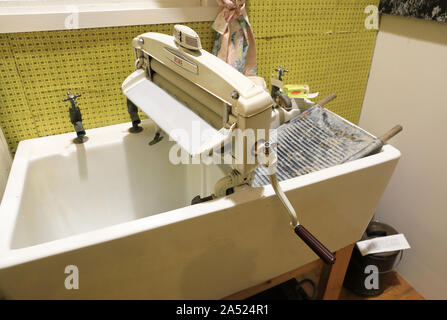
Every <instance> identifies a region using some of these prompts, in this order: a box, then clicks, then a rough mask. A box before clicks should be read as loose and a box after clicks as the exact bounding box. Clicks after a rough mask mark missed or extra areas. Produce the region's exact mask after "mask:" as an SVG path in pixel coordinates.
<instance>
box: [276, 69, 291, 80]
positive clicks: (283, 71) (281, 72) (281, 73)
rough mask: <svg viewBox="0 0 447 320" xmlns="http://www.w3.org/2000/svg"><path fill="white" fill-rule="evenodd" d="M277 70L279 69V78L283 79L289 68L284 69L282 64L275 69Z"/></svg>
mask: <svg viewBox="0 0 447 320" xmlns="http://www.w3.org/2000/svg"><path fill="white" fill-rule="evenodd" d="M275 71H278V80H282V76H283V75H284V73H286V72H289V70H286V69H284V68H283V67H282V66H279V68H278V69H275Z"/></svg>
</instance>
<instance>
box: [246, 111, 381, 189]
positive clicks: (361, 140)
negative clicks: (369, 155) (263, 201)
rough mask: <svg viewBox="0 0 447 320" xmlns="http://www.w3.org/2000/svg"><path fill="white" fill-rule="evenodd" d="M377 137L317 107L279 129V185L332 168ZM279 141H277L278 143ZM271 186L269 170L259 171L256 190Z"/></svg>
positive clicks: (277, 148) (254, 182)
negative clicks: (288, 180)
mask: <svg viewBox="0 0 447 320" xmlns="http://www.w3.org/2000/svg"><path fill="white" fill-rule="evenodd" d="M374 138H375V137H374V136H372V135H371V134H369V133H368V132H366V131H364V130H362V129H360V128H359V127H357V126H355V125H353V124H352V123H350V122H349V121H347V120H345V119H343V118H342V117H340V116H338V115H336V114H335V113H333V112H331V111H329V110H327V109H325V108H322V107H320V106H318V105H314V106H312V107H311V108H309V109H308V110H306V111H304V112H302V113H300V114H299V115H297V116H296V117H295V118H293V119H291V120H290V121H289V122H287V123H284V124H282V125H281V126H280V127H279V128H278V129H277V135H276V139H275V138H274V135H273V139H271V141H272V142H277V143H278V144H277V147H276V152H277V155H278V163H277V170H276V174H277V176H278V180H279V181H283V180H287V179H290V178H294V177H297V176H300V175H304V174H307V173H310V172H314V171H318V170H321V169H324V168H328V167H332V166H335V165H337V164H340V163H342V162H343V160H344V159H346V158H348V157H350V156H351V155H353V154H354V153H356V152H357V151H359V150H360V149H362V148H364V147H365V146H367V145H368V144H369V143H371V142H372V141H373V140H374ZM275 140H276V141H275ZM267 184H270V179H269V176H268V175H267V170H266V168H265V167H263V166H260V167H258V168H257V169H256V172H255V178H254V180H253V183H252V185H253V186H263V185H267Z"/></svg>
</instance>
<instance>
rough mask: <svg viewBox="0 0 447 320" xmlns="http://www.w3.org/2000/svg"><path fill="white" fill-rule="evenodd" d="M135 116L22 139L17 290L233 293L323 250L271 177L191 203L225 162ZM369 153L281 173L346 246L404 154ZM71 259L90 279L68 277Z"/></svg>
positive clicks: (6, 262) (62, 294)
mask: <svg viewBox="0 0 447 320" xmlns="http://www.w3.org/2000/svg"><path fill="white" fill-rule="evenodd" d="M129 126H130V125H129V124H128V123H126V124H119V125H114V126H109V127H104V128H98V129H93V130H88V131H87V135H88V136H89V140H88V141H87V142H86V143H85V144H82V145H77V144H73V143H72V139H73V137H74V133H69V134H63V135H57V136H51V137H45V138H38V139H32V140H27V141H22V142H21V143H20V145H19V148H18V151H17V153H16V156H15V159H14V162H13V166H12V169H11V174H10V177H9V181H8V184H7V187H6V191H5V194H4V197H3V201H2V203H1V206H0V294H1V295H3V296H4V297H6V298H31V299H34V298H36V299H39V298H43V299H52V298H63V299H78V298H156V299H164V298H173V299H185V298H186V299H195V298H211V299H214V298H221V297H224V296H227V295H229V294H232V293H234V292H237V291H239V290H242V289H244V288H247V287H250V286H253V285H256V284H258V283H260V282H262V281H265V280H267V279H270V278H272V277H275V276H277V275H279V274H282V273H284V272H287V271H290V270H292V269H295V268H297V267H299V266H301V265H303V264H305V263H308V262H310V261H312V260H314V259H316V256H315V255H314V254H313V252H312V251H311V250H310V249H308V248H307V247H306V246H305V245H304V244H303V243H302V242H301V241H300V240H299V239H298V238H297V237H296V236H295V235H294V233H293V231H292V230H291V229H290V227H289V222H288V217H287V215H286V213H285V212H284V211H283V209H282V207H281V205H280V203H279V200H278V199H277V198H276V196H275V194H274V192H273V190H272V188H271V186H265V187H260V188H251V187H246V188H243V189H242V190H239V191H237V192H236V193H234V194H232V195H230V196H227V197H224V198H220V199H216V200H212V201H208V202H205V203H201V204H197V205H194V206H190V202H191V199H192V198H193V197H194V196H196V195H199V194H200V195H202V196H204V195H208V194H210V193H212V191H213V187H214V183H215V182H216V181H217V180H218V179H219V178H220V177H222V176H224V174H225V173H226V172H228V170H229V168H228V167H225V166H217V165H212V166H201V165H173V164H171V163H170V162H169V161H168V152H169V149H170V147H171V146H172V142H171V141H168V138H167V137H165V138H164V139H163V140H162V141H161V142H159V143H158V144H155V145H153V146H150V145H149V144H148V143H149V141H151V140H152V138H153V135H154V128H153V126H152V123H151V122H150V121H149V120H146V121H145V122H144V130H143V132H142V133H139V134H130V133H128V131H127V129H128V127H129ZM399 157H400V153H399V151H398V150H396V149H395V148H393V147H392V146H389V145H387V146H385V147H384V148H383V150H382V152H380V153H378V154H376V155H374V156H370V157H367V158H364V159H360V160H356V161H353V162H350V163H346V164H343V165H339V166H336V167H332V168H328V169H325V170H321V171H318V172H314V173H311V174H308V175H305V176H300V177H297V178H294V179H290V180H287V181H284V182H282V183H281V186H282V188H283V189H284V190H285V191H286V193H287V195H288V197H289V198H290V200H291V202H292V204H293V205H294V207H295V208H296V209H297V211H298V214H299V215H300V218H301V221H302V223H303V224H304V225H306V227H307V228H308V229H309V230H311V231H312V232H313V233H314V234H315V235H316V236H317V238H319V239H320V240H321V241H322V242H323V243H324V244H326V245H327V246H328V247H329V248H330V249H331V250H333V251H335V250H338V249H340V248H342V247H344V246H347V245H349V244H350V243H352V242H355V241H356V240H358V239H359V238H360V236H361V234H362V233H363V231H364V229H365V228H366V225H367V224H368V222H369V220H370V219H371V217H372V215H373V213H374V210H375V207H376V205H377V203H378V201H379V199H380V197H381V194H382V193H383V191H384V189H385V187H386V185H387V183H388V181H389V179H390V177H391V175H392V173H393V170H394V167H395V165H396V164H397V161H398V159H399ZM67 265H75V266H77V267H78V269H79V283H80V287H79V289H78V290H67V289H66V288H65V286H64V279H65V278H66V276H67V275H66V274H65V273H64V272H65V268H66V266H67Z"/></svg>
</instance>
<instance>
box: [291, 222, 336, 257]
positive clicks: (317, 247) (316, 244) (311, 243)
mask: <svg viewBox="0 0 447 320" xmlns="http://www.w3.org/2000/svg"><path fill="white" fill-rule="evenodd" d="M294 230H295V233H296V234H297V235H298V237H300V238H301V240H303V241H304V243H306V244H307V246H308V247H309V248H311V249H312V251H313V252H315V253H316V254H317V255H318V256H319V257H320V258H321V260H323V261H324V262H325V263H327V264H334V262H335V255H334V254H333V253H332V252H330V251H329V249H328V248H326V247H325V246H324V245H323V244H322V243H321V242H320V241H318V239H317V238H315V237H314V236H313V235H312V233H310V232H309V231H308V230H307V229H306V228H304V226H302V225H300V224H299V225H297V226H296V227H295V229H294Z"/></svg>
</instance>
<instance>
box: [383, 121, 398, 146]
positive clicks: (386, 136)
mask: <svg viewBox="0 0 447 320" xmlns="http://www.w3.org/2000/svg"><path fill="white" fill-rule="evenodd" d="M402 129H403V128H402V126H401V125H400V124H398V125H397V126H395V127H394V128H393V129H391V130H390V131H388V132H387V133H385V134H384V135H383V136H381V137H379V139H380V140H382V142H383V143H385V142H387V141H388V140H390V139H391V138H392V137H394V136H395V135H396V134H398V133H399V132H401V131H402Z"/></svg>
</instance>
